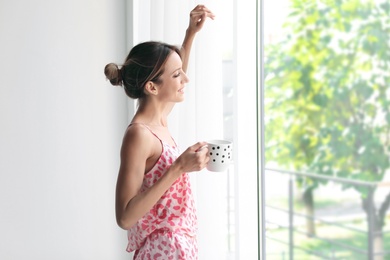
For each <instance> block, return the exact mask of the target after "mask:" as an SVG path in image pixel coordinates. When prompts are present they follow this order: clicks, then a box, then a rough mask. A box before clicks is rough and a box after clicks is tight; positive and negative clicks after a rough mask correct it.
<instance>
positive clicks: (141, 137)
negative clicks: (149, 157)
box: [123, 123, 153, 144]
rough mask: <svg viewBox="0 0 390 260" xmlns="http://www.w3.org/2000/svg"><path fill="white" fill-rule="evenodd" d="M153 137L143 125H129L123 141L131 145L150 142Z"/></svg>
mask: <svg viewBox="0 0 390 260" xmlns="http://www.w3.org/2000/svg"><path fill="white" fill-rule="evenodd" d="M152 138H153V135H152V133H151V132H150V130H149V129H148V128H147V127H146V126H145V125H143V124H138V123H132V124H130V125H129V126H128V127H127V129H126V131H125V134H124V137H123V141H124V142H126V141H130V142H131V143H141V144H142V143H144V142H148V141H150V140H152Z"/></svg>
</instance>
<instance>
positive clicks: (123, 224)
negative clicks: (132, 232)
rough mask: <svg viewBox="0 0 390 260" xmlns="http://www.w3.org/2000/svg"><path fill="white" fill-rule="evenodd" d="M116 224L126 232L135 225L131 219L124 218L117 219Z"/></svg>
mask: <svg viewBox="0 0 390 260" xmlns="http://www.w3.org/2000/svg"><path fill="white" fill-rule="evenodd" d="M116 223H117V224H118V226H119V227H120V228H122V229H124V230H129V229H130V228H131V227H132V226H133V225H134V223H131V221H130V220H129V219H126V218H123V217H117V219H116Z"/></svg>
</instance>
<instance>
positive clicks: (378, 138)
mask: <svg viewBox="0 0 390 260" xmlns="http://www.w3.org/2000/svg"><path fill="white" fill-rule="evenodd" d="M284 28H285V35H286V37H285V39H284V40H283V41H281V42H278V43H275V44H270V45H266V49H265V75H266V77H265V115H266V116H265V131H266V132H265V141H266V155H265V156H266V161H267V162H276V163H277V164H278V165H279V166H282V167H285V168H288V169H294V170H305V171H309V172H313V173H319V174H327V175H337V176H339V177H347V178H351V179H359V180H366V181H380V180H381V179H382V178H383V176H384V174H385V172H386V171H387V170H388V169H389V168H390V161H389V158H390V72H389V71H390V70H389V69H390V46H389V44H390V5H389V3H388V1H384V2H381V1H361V0H343V1H342V0H334V1H331V0H328V1H324V0H323V1H315V0H306V1H302V0H291V12H290V15H289V16H288V18H287V20H286V22H285V26H284ZM301 184H302V185H306V186H307V187H309V186H311V187H315V186H317V185H318V183H316V182H314V181H312V180H310V181H308V180H305V183H303V182H302V183H301ZM361 192H363V191H361Z"/></svg>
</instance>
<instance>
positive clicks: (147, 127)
mask: <svg viewBox="0 0 390 260" xmlns="http://www.w3.org/2000/svg"><path fill="white" fill-rule="evenodd" d="M135 124H137V125H142V126H144V127H145V128H146V129H148V130H149V131H150V132H151V133H152V135H154V136H155V137H156V138H157V139H158V140H160V142H161V143H163V140H161V138H160V137H158V135H156V134H155V133H154V132H153V130H152V129H150V127H149V126H147V125H145V124H142V123H131V124H130V125H129V126H128V127H130V126H132V125H135Z"/></svg>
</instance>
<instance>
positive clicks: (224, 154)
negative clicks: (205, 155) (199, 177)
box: [206, 140, 233, 172]
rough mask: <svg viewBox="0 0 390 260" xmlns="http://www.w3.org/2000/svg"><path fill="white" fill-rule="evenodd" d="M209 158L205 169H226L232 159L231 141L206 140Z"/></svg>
mask: <svg viewBox="0 0 390 260" xmlns="http://www.w3.org/2000/svg"><path fill="white" fill-rule="evenodd" d="M207 146H208V150H209V155H210V160H209V162H208V163H207V166H206V168H207V170H209V171H212V172H223V171H226V170H227V169H228V168H229V166H230V163H231V162H232V160H233V143H232V142H231V141H227V140H210V141H207Z"/></svg>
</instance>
